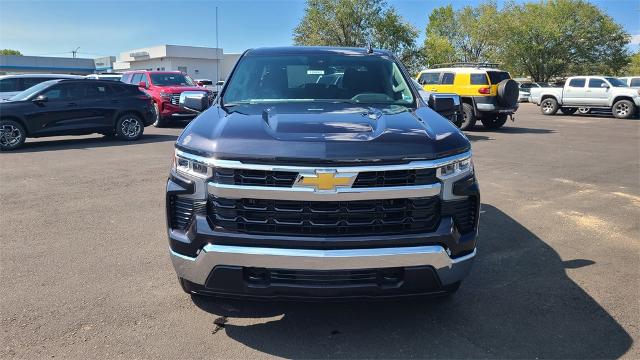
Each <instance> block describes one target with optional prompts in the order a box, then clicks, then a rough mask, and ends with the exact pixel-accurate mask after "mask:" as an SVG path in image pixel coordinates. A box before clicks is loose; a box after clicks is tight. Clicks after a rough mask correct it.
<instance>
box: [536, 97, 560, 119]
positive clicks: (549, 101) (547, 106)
mask: <svg viewBox="0 0 640 360" xmlns="http://www.w3.org/2000/svg"><path fill="white" fill-rule="evenodd" d="M540 112H542V114H543V115H555V114H556V113H557V112H558V102H557V101H556V99H554V98H546V99H544V100H542V102H541V103H540Z"/></svg>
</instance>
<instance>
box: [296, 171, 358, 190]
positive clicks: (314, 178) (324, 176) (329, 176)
mask: <svg viewBox="0 0 640 360" xmlns="http://www.w3.org/2000/svg"><path fill="white" fill-rule="evenodd" d="M357 175H358V174H357V173H336V172H335V171H331V170H327V171H324V170H316V171H315V173H313V174H304V173H300V174H298V177H297V178H296V181H295V183H294V186H298V187H312V188H314V189H316V190H325V191H326V190H334V191H335V190H336V188H337V187H351V185H352V184H353V182H354V181H355V180H356V176H357Z"/></svg>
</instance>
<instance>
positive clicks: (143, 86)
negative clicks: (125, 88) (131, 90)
mask: <svg viewBox="0 0 640 360" xmlns="http://www.w3.org/2000/svg"><path fill="white" fill-rule="evenodd" d="M138 87H141V88H143V89H146V88H147V83H146V82H145V81H140V82H139V83H138Z"/></svg>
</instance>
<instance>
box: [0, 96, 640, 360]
mask: <svg viewBox="0 0 640 360" xmlns="http://www.w3.org/2000/svg"><path fill="white" fill-rule="evenodd" d="M180 131H181V129H180V128H179V127H175V128H169V129H155V128H147V129H146V135H145V136H144V137H143V139H142V141H140V142H137V143H124V142H119V141H114V140H108V139H103V138H101V137H100V136H86V137H60V138H44V139H35V140H34V139H31V140H28V141H27V144H26V146H25V147H24V148H23V149H20V150H19V151H16V152H13V153H3V154H0V184H1V186H0V196H1V199H2V202H1V208H0V210H1V214H2V216H1V218H0V228H1V229H2V231H1V232H0V234H1V235H0V238H1V239H2V241H1V245H0V246H1V248H0V249H1V250H0V265H1V272H0V276H1V283H2V291H0V305H1V316H0V325H1V326H0V328H1V329H2V345H1V348H0V357H2V358H42V357H48V358H50V357H55V358H59V357H63V358H111V357H120V358H126V359H129V358H169V359H175V358H205V357H221V358H258V357H270V356H277V357H287V358H337V357H340V358H425V357H431V358H467V357H471V358H487V357H490V358H616V357H621V356H622V357H627V358H638V357H640V347H639V346H638V344H637V341H638V340H639V339H640V329H639V326H640V301H638V296H639V295H640V267H639V266H638V264H639V263H640V262H639V260H640V223H639V222H640V120H637V119H636V120H617V119H614V118H612V117H607V116H604V117H602V116H580V115H575V116H562V115H558V116H553V117H546V116H542V115H540V114H539V112H538V109H537V108H536V107H534V106H533V105H530V104H524V105H522V107H521V108H520V110H519V111H518V114H517V118H516V121H515V123H511V122H509V123H508V124H507V125H506V128H504V129H502V130H500V131H493V132H489V131H483V130H482V127H481V126H479V129H478V131H473V132H469V133H468V136H469V138H470V139H471V140H472V142H473V150H474V154H475V164H476V171H477V174H478V178H479V180H480V184H481V187H482V196H483V199H482V215H481V220H480V237H479V249H478V257H477V260H476V263H475V267H474V269H473V273H472V275H471V276H470V277H469V278H468V279H466V281H465V282H464V283H463V285H462V287H461V288H460V290H459V292H458V293H457V294H456V295H455V296H454V297H453V298H450V299H437V300H402V301H385V302H351V303H326V304H323V303H256V302H250V301H237V300H216V301H211V300H208V299H206V298H200V297H190V296H188V295H186V294H184V293H183V292H182V290H181V289H180V287H179V285H178V283H177V281H176V277H175V273H174V270H173V268H172V266H171V263H170V260H169V256H168V252H167V251H168V247H167V239H166V234H165V225H164V207H163V206H164V205H163V203H164V185H165V179H166V176H167V171H168V168H169V163H170V161H171V156H172V145H173V141H174V140H175V138H176V136H177V135H178V134H179V132H180ZM214 322H215V323H214ZM216 323H217V324H219V325H216Z"/></svg>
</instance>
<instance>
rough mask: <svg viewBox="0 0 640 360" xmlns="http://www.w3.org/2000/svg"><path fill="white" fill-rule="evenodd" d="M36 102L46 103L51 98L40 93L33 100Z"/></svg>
mask: <svg viewBox="0 0 640 360" xmlns="http://www.w3.org/2000/svg"><path fill="white" fill-rule="evenodd" d="M32 101H33V102H34V103H45V102H47V101H49V98H48V97H47V96H46V95H38V96H36V97H35V98H33V100H32Z"/></svg>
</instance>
